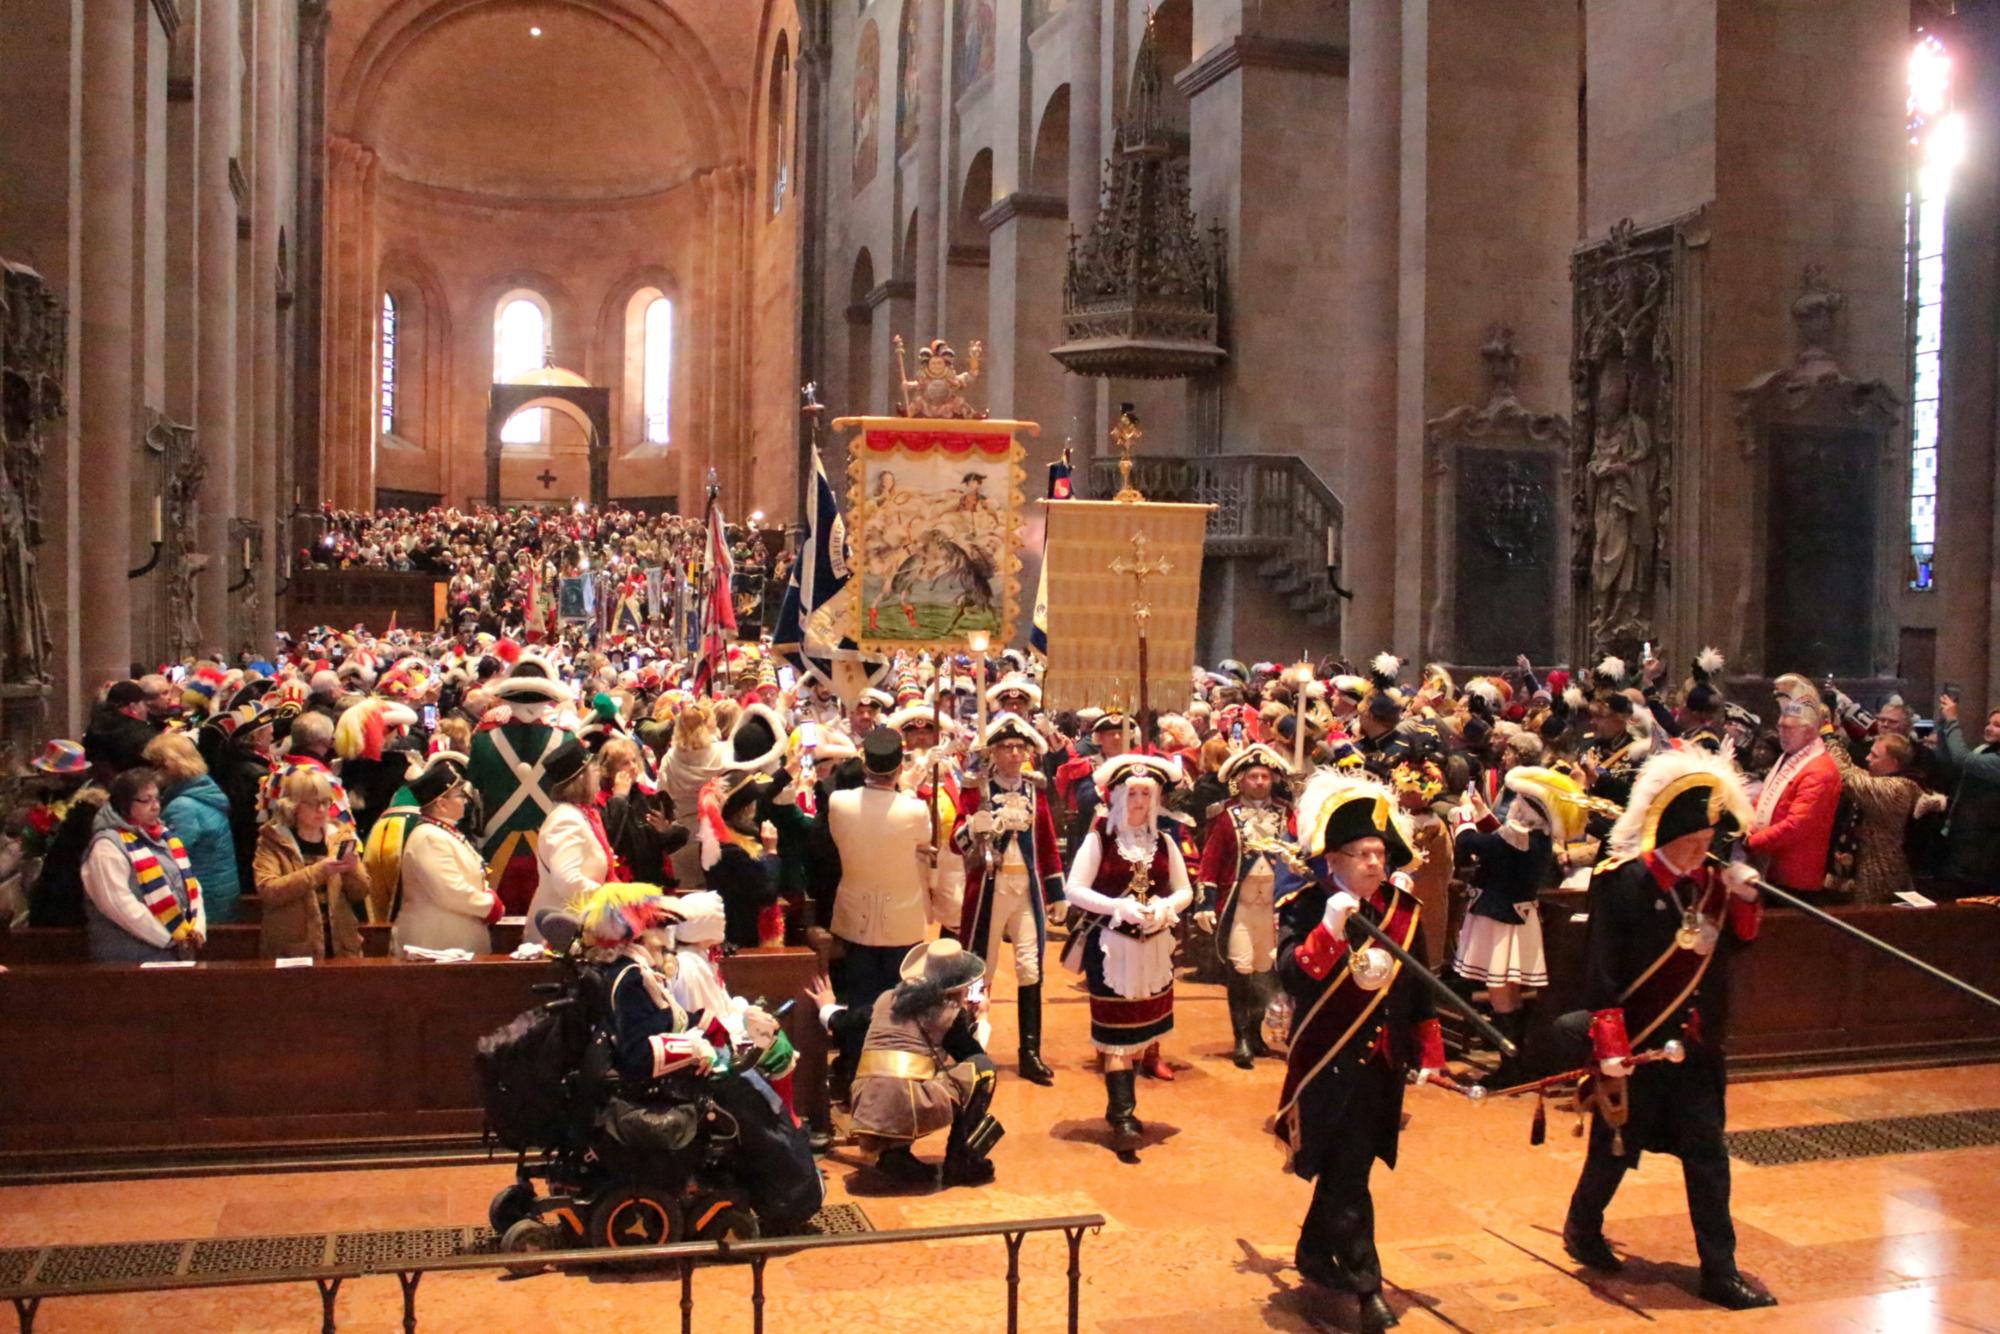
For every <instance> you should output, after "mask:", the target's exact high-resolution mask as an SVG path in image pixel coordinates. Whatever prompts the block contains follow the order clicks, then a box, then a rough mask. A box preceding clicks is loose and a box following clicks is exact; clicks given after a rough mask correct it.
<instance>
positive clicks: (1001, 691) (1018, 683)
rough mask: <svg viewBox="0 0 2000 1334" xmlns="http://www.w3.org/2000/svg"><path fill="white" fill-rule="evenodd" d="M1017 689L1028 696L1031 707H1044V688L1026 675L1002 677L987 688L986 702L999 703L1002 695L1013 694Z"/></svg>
mask: <svg viewBox="0 0 2000 1334" xmlns="http://www.w3.org/2000/svg"><path fill="white" fill-rule="evenodd" d="M1015 691H1019V692H1020V693H1021V694H1023V695H1026V696H1027V697H1028V707H1029V708H1031V709H1039V708H1041V707H1042V688H1041V687H1040V686H1038V685H1036V684H1035V683H1034V682H1033V681H1030V680H1029V679H1028V678H1027V677H1025V676H1003V677H1001V678H1000V679H999V680H998V681H995V682H994V683H993V684H992V685H990V686H988V687H987V688H986V702H987V703H988V704H998V703H999V702H1000V697H1001V696H1002V695H1008V694H1012V693H1014V692H1015Z"/></svg>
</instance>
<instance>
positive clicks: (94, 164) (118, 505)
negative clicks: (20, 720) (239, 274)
mask: <svg viewBox="0 0 2000 1334" xmlns="http://www.w3.org/2000/svg"><path fill="white" fill-rule="evenodd" d="M134 19H135V16H134V14H133V12H132V10H131V7H130V6H128V5H120V4H100V5H97V6H93V7H92V8H91V9H90V11H89V13H88V15H87V21H86V22H85V23H84V25H83V27H84V39H83V42H82V76H83V90H82V105H81V107H80V108H79V111H80V118H79V128H80V132H81V142H80V145H79V147H80V149H81V153H80V157H81V161H80V162H79V164H78V169H79V172H80V178H81V182H82V194H81V197H80V198H79V200H78V208H79V214H80V217H79V227H78V231H79V233H80V237H79V240H80V242H81V250H80V252H79V260H78V264H77V284H76V300H77V303H78V306H79V308H80V310H81V321H80V323H81V329H80V333H81V339H80V346H79V347H78V349H77V375H76V379H75V380H74V381H73V383H72V389H73V393H72V395H71V399H70V403H71V410H72V411H73V412H74V413H75V415H76V416H77V418H78V419H79V423H80V425H79V435H80V440H79V445H80V463H81V466H80V468H79V470H78V477H77V486H78V508H79V511H80V513H81V514H87V515H89V516H90V540H89V541H87V542H81V543H79V544H78V546H79V560H78V569H79V573H80V579H79V584H80V590H79V591H80V593H81V595H82V597H83V598H84V599H85V600H86V601H87V603H88V605H89V608H90V614H89V615H87V616H82V617H79V620H80V622H81V625H80V631H81V634H80V639H81V644H80V653H81V659H82V680H81V682H80V683H79V685H80V688H81V692H82V694H83V696H84V698H85V699H88V698H90V697H91V696H92V695H94V694H95V693H96V692H97V691H98V690H99V689H100V688H101V687H102V686H103V684H104V683H105V682H107V681H113V680H117V679H119V678H121V677H124V676H125V675H126V674H127V673H128V672H130V671H131V668H132V597H131V590H130V588H129V586H128V585H127V582H126V578H125V572H126V571H127V570H128V569H130V568H131V567H132V565H133V560H132V556H133V546H132V510H131V495H130V489H131V479H132V454H133V451H134V450H135V449H136V448H137V447H138V440H139V430H138V402H137V398H136V396H135V393H134V389H135V386H134V385H133V382H132V372H133V367H134V364H135V356H134V354H135V352H136V350H137V348H136V346H135V342H134V336H133V335H134V330H133V324H132V302H133V293H134V291H135V278H136V271H135V268H134V261H135V259H136V246H135V241H136V232H137V225H136V222H137V220H136V219H135V218H134V216H133V213H134V205H135V204H136V203H137V199H138V196H137V193H136V191H137V186H138V177H137V167H138V163H139V161H140V157H139V152H138V148H139V144H138V139H137V131H138V117H137V105H136V101H135V95H136V92H137V85H136V83H135V80H136V77H137V70H136V68H135V67H134V56H135V44H136V39H137V27H136V24H135V21H134Z"/></svg>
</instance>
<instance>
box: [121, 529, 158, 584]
mask: <svg viewBox="0 0 2000 1334" xmlns="http://www.w3.org/2000/svg"><path fill="white" fill-rule="evenodd" d="M166 546H167V544H166V542H165V541H163V540H162V539H160V538H157V537H156V538H154V539H153V554H152V555H150V556H148V557H147V558H146V563H145V564H144V565H141V566H140V567H139V568H138V569H136V570H127V571H125V577H126V578H127V579H144V578H145V577H146V576H147V575H149V574H151V573H152V572H153V568H154V567H155V566H157V565H158V564H159V563H160V553H161V552H162V551H164V550H165V549H166Z"/></svg>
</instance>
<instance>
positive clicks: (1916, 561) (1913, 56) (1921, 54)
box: [1905, 33, 1965, 590]
mask: <svg viewBox="0 0 2000 1334" xmlns="http://www.w3.org/2000/svg"><path fill="white" fill-rule="evenodd" d="M1951 103H1952V99H1951V56H1950V54H1949V53H1948V52H1947V51H1946V50H1945V47H1944V43H1943V42H1940V41H1939V40H1938V39H1937V38H1936V37H1935V36H1932V35H1931V34H1929V33H1925V34H1922V35H1921V36H1919V37H1918V38H1917V42H1916V45H1915V46H1914V47H1913V48H1912V49H1911V51H1910V69H1909V100H1908V104H1907V105H1908V112H1909V127H1910V148H1911V153H1912V158H1913V163H1914V171H1913V177H1912V183H1911V187H1910V192H1909V194H1908V196H1907V197H1906V199H1905V212H1906V213H1907V225H1908V246H1909V272H1908V293H1907V298H1906V303H1907V305H1908V308H1909V320H1910V573H1909V586H1910V587H1911V588H1913V589H1918V590H1926V589H1929V588H1931V587H1933V586H1934V583H1935V580H1936V573H1937V570H1936V556H1937V497H1938V402H1939V398H1940V395H1941V393H1942V390H1943V351H1944V259H1945V255H1944V214H1945V204H1946V200H1947V198H1948V197H1949V195H1950V193H1951V176H1952V171H1953V169H1954V168H1956V167H1957V166H1958V163H1959V161H1960V160H1961V159H1962V158H1963V157H1964V155H1965V119H1964V117H1963V116H1962V115H1960V114H1959V113H1958V112H1956V111H1953V110H1952V104H1951Z"/></svg>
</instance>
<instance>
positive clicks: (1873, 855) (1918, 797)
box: [1826, 737, 1924, 903]
mask: <svg viewBox="0 0 2000 1334" xmlns="http://www.w3.org/2000/svg"><path fill="white" fill-rule="evenodd" d="M1826 753H1827V754H1829V755H1831V756H1833V763H1834V766H1835V767H1836V768H1838V769H1839V770H1840V785H1841V786H1842V787H1843V788H1845V789H1847V791H1848V792H1849V793H1851V794H1852V795H1853V797H1854V801H1855V804H1856V805H1857V806H1859V807H1860V808H1861V819H1860V821H1859V823H1858V824H1857V825H1856V827H1855V841H1856V842H1857V843H1858V844H1859V846H1858V847H1857V848H1856V849H1855V854H1854V897H1855V899H1856V901H1857V902H1861V903H1890V902H1893V901H1894V900H1895V898H1896V895H1898V894H1900V893H1901V892H1902V891H1904V890H1906V889H1909V888H1911V886H1912V881H1911V879H1910V859H1909V857H1908V856H1907V855H1906V854H1905V853H1904V851H1903V838H1904V836H1905V835H1906V834H1907V833H1908V832H1909V828H1910V819H1911V817H1912V816H1914V815H1915V814H1916V813H1917V804H1918V803H1919V802H1920V801H1922V800H1923V797H1924V789H1923V785H1922V784H1920V783H1918V782H1917V780H1916V779H1914V778H1909V777H1905V776H1904V775H1902V774H1891V775H1889V776H1888V777H1886V778H1884V777H1881V776H1880V775H1877V774H1871V773H1869V772H1868V771H1867V770H1866V769H1864V768H1862V767H1861V766H1860V765H1858V764H1856V763H1855V762H1854V760H1853V758H1852V757H1851V756H1849V755H1848V753H1847V745H1846V743H1845V741H1844V740H1842V739H1841V738H1839V737H1829V738H1827V743H1826Z"/></svg>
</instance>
